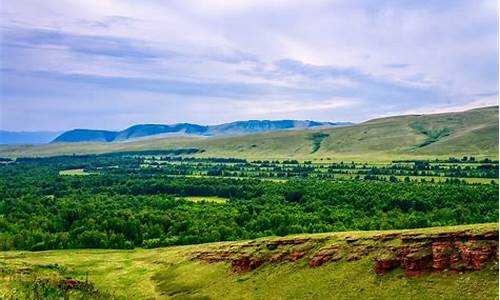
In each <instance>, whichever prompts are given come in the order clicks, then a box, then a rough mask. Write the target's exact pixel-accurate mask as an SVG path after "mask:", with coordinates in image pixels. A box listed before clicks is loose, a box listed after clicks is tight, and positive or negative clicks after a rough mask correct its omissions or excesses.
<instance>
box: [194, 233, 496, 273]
mask: <svg viewBox="0 0 500 300" xmlns="http://www.w3.org/2000/svg"><path fill="white" fill-rule="evenodd" d="M364 257H368V258H370V259H373V266H374V267H373V269H374V272H375V273H376V274H378V275H384V274H386V273H387V272H390V271H391V270H393V269H395V268H398V267H401V268H403V269H404V270H405V274H406V275H407V276H410V277H411V276H418V275H421V274H424V273H427V272H441V271H445V270H446V271H452V272H463V271H474V270H481V269H483V268H485V267H486V266H487V265H492V266H493V267H495V268H497V266H498V230H496V231H488V232H482V233H474V232H469V231H460V232H441V233H436V234H398V233H391V234H381V235H373V236H368V237H362V238H358V237H351V236H344V237H343V238H339V237H321V238H318V237H310V238H288V239H286V238H284V239H275V240H256V241H249V242H243V243H240V244H233V245H230V246H226V247H224V248H219V249H215V250H213V251H205V252H196V253H194V256H193V259H195V260H202V261H206V262H208V263H216V262H229V263H230V265H231V269H232V270H233V271H234V272H238V273H241V272H249V271H252V270H255V269H257V268H259V267H260V266H262V265H263V264H279V263H285V262H288V263H293V262H296V261H299V260H307V264H308V265H309V267H311V268H317V267H320V266H322V265H324V264H327V263H335V262H336V261H340V260H345V261H347V262H350V261H356V260H359V259H362V258H364Z"/></svg>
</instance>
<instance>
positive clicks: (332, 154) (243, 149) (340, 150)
mask: <svg viewBox="0 0 500 300" xmlns="http://www.w3.org/2000/svg"><path fill="white" fill-rule="evenodd" d="M415 124H418V125H417V126H415ZM312 137H313V138H312ZM314 137H317V138H314ZM319 137H321V141H320V138H319ZM311 138H312V139H311ZM429 141H432V142H429ZM179 148H197V149H204V150H205V152H203V153H200V154H197V155H196V156H202V157H234V158H246V159H299V160H305V159H307V160H319V159H322V158H323V159H329V160H331V161H340V160H344V161H347V160H365V161H391V160H394V159H429V158H444V159H446V158H448V157H450V156H455V157H462V156H464V155H467V156H475V157H476V158H484V157H489V158H494V159H496V158H498V107H487V108H481V109H474V110H470V111H467V112H459V113H447V114H436V115H423V116H417V115H409V116H400V117H390V118H383V119H376V120H372V121H368V122H365V123H361V124H358V125H354V126H345V127H337V128H321V129H306V130H285V131H278V132H271V133H262V134H251V135H243V136H228V137H213V138H201V137H169V138H158V139H145V140H139V141H133V142H118V143H76V144H72V143H67V144H49V145H37V146H3V147H0V156H1V157H20V156H51V155H62V154H69V155H71V154H74V153H79V154H88V153H104V152H113V151H126V150H130V151H132V150H159V149H179Z"/></svg>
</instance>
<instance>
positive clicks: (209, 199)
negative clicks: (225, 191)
mask: <svg viewBox="0 0 500 300" xmlns="http://www.w3.org/2000/svg"><path fill="white" fill-rule="evenodd" d="M182 199H185V200H187V201H191V202H196V203H198V202H207V203H212V204H224V203H226V202H227V201H229V199H227V198H222V197H208V196H207V197H183V198H182Z"/></svg>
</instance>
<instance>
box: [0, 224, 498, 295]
mask: <svg viewBox="0 0 500 300" xmlns="http://www.w3.org/2000/svg"><path fill="white" fill-rule="evenodd" d="M495 229H496V230H498V224H478V225H464V226H451V227H435V228H426V229H413V230H392V231H365V232H342V233H321V234H308V235H295V236H293V237H310V238H321V237H330V238H331V239H332V242H331V243H338V241H342V240H343V239H345V237H346V236H350V237H356V238H362V237H370V236H373V235H376V234H380V233H391V232H405V233H408V232H412V233H420V234H422V235H425V234H431V233H439V232H446V231H454V230H456V231H460V230H472V231H475V232H483V231H488V230H495ZM284 238H291V236H287V237H284ZM270 239H283V238H272V237H271V238H263V239H259V240H270ZM242 243H245V242H220V243H211V244H203V245H190V246H176V247H168V248H160V249H150V250H144V249H136V250H56V251H44V252H23V251H10V252H1V253H0V299H4V298H6V299H8V298H7V297H8V295H9V294H10V293H12V291H13V290H14V289H16V288H21V287H20V285H19V283H20V282H21V281H22V280H26V279H27V278H31V277H30V276H34V275H33V274H36V276H38V277H40V278H42V277H47V276H66V277H72V278H76V279H80V280H84V279H85V278H86V277H87V274H88V279H89V281H90V282H92V283H93V284H94V285H95V287H96V288H97V289H98V290H99V291H100V292H101V293H104V294H107V295H114V296H116V297H117V298H121V299H353V298H356V299H498V270H496V269H495V268H492V267H491V266H490V267H488V268H486V269H484V270H482V271H477V272H470V273H464V274H452V273H449V272H444V273H432V274H427V275H423V276H421V277H417V278H407V277H405V276H404V275H403V274H402V271H401V270H394V271H392V272H390V273H388V274H386V275H384V276H378V275H376V274H375V273H374V271H373V257H364V258H363V259H361V260H359V261H353V262H348V261H346V260H344V259H343V260H340V261H337V262H333V263H328V264H326V265H324V266H321V267H318V268H309V267H308V266H307V262H306V260H299V261H297V262H293V263H292V262H289V263H280V264H269V263H268V264H264V265H263V266H262V267H260V268H258V269H257V270H255V271H251V272H249V273H241V274H237V273H233V272H232V271H230V268H229V265H228V264H227V263H212V264H209V263H206V262H202V261H197V260H191V257H192V256H193V254H194V253H195V252H200V251H213V250H218V249H228V248H229V247H231V246H236V245H240V244H242ZM56 264H57V265H56Z"/></svg>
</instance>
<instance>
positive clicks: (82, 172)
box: [59, 169, 94, 176]
mask: <svg viewBox="0 0 500 300" xmlns="http://www.w3.org/2000/svg"><path fill="white" fill-rule="evenodd" d="M92 174H94V173H91V172H85V170H83V169H69V170H62V171H59V175H69V176H86V175H92Z"/></svg>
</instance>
